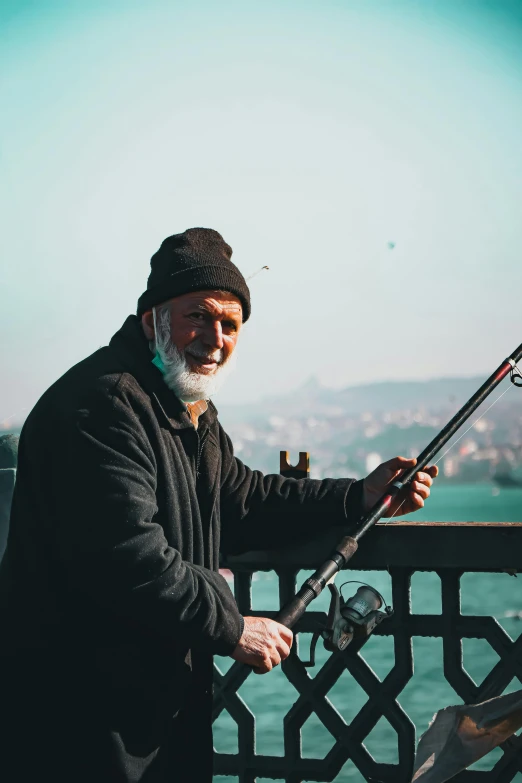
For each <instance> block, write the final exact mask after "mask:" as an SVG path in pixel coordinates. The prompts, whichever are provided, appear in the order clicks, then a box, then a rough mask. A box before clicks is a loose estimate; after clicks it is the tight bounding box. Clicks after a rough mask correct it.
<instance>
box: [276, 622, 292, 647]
mask: <svg viewBox="0 0 522 783" xmlns="http://www.w3.org/2000/svg"><path fill="white" fill-rule="evenodd" d="M277 626H278V628H277V630H278V631H279V636H280V637H281V639H283V640H284V641H285V642H286V644H287V645H288V646H289V647H291V646H292V642H293V640H294V634H293V633H292V631H291V630H290V628H287V627H286V625H281V624H280V623H278V624H277Z"/></svg>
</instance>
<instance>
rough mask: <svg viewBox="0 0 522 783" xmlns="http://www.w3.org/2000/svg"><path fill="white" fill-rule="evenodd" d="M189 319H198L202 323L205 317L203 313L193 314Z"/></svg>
mask: <svg viewBox="0 0 522 783" xmlns="http://www.w3.org/2000/svg"><path fill="white" fill-rule="evenodd" d="M189 317H190V318H197V319H199V320H201V321H202V320H203V319H204V317H205V316H204V315H203V313H191V314H190V316H189Z"/></svg>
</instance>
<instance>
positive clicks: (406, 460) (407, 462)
mask: <svg viewBox="0 0 522 783" xmlns="http://www.w3.org/2000/svg"><path fill="white" fill-rule="evenodd" d="M416 462H417V459H416V458H415V457H393V458H392V459H389V460H388V462H385V463H384V464H385V465H386V467H388V468H390V469H391V470H404V469H405V468H412V467H413V466H414V465H415V464H416Z"/></svg>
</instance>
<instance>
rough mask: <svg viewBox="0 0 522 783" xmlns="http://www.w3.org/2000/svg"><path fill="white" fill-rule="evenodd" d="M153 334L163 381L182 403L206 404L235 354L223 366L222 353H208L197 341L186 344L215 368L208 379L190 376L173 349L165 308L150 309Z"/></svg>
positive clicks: (182, 358) (231, 365) (195, 374)
mask: <svg viewBox="0 0 522 783" xmlns="http://www.w3.org/2000/svg"><path fill="white" fill-rule="evenodd" d="M152 312H153V316H154V326H155V333H156V341H155V348H156V352H157V354H158V356H159V357H160V359H161V361H162V362H163V367H164V370H165V374H164V376H163V380H164V381H165V383H166V384H167V386H168V387H169V389H170V390H171V391H172V392H174V394H175V395H176V397H179V399H180V400H183V402H197V400H209V399H210V398H211V397H212V396H213V395H214V394H216V392H217V391H218V390H219V389H220V388H221V386H222V385H223V382H224V381H225V379H226V378H227V376H228V375H229V374H230V372H231V371H232V370H233V369H234V367H235V352H234V353H233V354H232V356H231V357H229V359H228V360H227V361H226V362H224V363H222V364H221V362H223V351H221V350H217V351H213V352H210V353H209V352H208V351H206V350H205V348H204V346H203V345H202V344H201V343H200V342H199V341H194V342H193V343H191V344H190V347H191V352H193V353H194V354H195V355H196V356H198V357H201V358H207V359H213V360H215V361H217V362H218V366H217V367H216V369H215V370H214V372H213V373H212V374H211V375H204V374H203V373H199V372H194V370H191V369H190V366H189V364H188V362H187V359H186V357H185V354H184V353H182V352H181V351H179V350H178V348H176V346H175V345H174V343H173V342H172V340H171V338H170V311H169V310H168V308H166V307H165V308H161V309H158V312H157V313H156V308H153V311H152Z"/></svg>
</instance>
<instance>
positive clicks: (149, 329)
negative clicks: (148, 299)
mask: <svg viewBox="0 0 522 783" xmlns="http://www.w3.org/2000/svg"><path fill="white" fill-rule="evenodd" d="M141 326H142V329H143V333H144V335H145V337H146V338H147V340H148V341H149V342H151V340H154V316H153V315H152V310H147V311H146V312H144V313H143V315H142V316H141Z"/></svg>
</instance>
